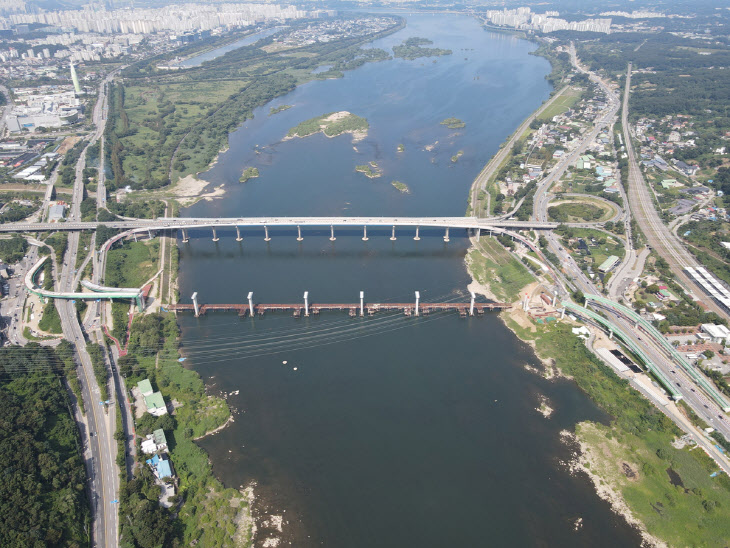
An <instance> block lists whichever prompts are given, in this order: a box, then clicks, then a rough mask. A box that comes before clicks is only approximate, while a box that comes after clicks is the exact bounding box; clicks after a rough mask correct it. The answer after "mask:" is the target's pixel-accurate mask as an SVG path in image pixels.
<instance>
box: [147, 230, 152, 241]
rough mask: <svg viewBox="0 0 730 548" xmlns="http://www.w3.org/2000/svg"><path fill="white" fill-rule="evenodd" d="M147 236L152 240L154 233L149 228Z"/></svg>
mask: <svg viewBox="0 0 730 548" xmlns="http://www.w3.org/2000/svg"><path fill="white" fill-rule="evenodd" d="M147 236H149V239H150V240H151V239H152V231H151V230H150V229H149V228H148V229H147Z"/></svg>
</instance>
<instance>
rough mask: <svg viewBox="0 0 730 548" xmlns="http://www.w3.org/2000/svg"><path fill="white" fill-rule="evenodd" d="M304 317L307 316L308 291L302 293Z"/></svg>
mask: <svg viewBox="0 0 730 548" xmlns="http://www.w3.org/2000/svg"><path fill="white" fill-rule="evenodd" d="M304 315H305V316H309V291H305V292H304Z"/></svg>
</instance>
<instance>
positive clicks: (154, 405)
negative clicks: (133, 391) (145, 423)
mask: <svg viewBox="0 0 730 548" xmlns="http://www.w3.org/2000/svg"><path fill="white" fill-rule="evenodd" d="M144 404H145V405H146V406H147V412H148V413H149V414H150V415H154V416H155V417H160V416H162V415H166V414H167V406H166V405H165V400H164V399H163V397H162V393H160V392H153V393H152V394H150V395H149V396H145V397H144Z"/></svg>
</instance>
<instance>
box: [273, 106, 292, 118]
mask: <svg viewBox="0 0 730 548" xmlns="http://www.w3.org/2000/svg"><path fill="white" fill-rule="evenodd" d="M291 107H292V105H281V106H280V107H271V108H270V109H269V116H273V115H274V114H279V113H280V112H284V111H285V110H289V109H290V108H291Z"/></svg>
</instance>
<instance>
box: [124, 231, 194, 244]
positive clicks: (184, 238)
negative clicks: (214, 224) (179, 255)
mask: <svg viewBox="0 0 730 548" xmlns="http://www.w3.org/2000/svg"><path fill="white" fill-rule="evenodd" d="M134 241H135V242H136V241H137V238H136V237H135V238H134ZM182 241H183V243H184V244H186V243H188V242H189V241H190V238H189V237H188V229H187V228H183V229H182Z"/></svg>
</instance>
